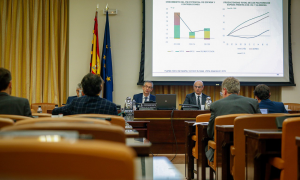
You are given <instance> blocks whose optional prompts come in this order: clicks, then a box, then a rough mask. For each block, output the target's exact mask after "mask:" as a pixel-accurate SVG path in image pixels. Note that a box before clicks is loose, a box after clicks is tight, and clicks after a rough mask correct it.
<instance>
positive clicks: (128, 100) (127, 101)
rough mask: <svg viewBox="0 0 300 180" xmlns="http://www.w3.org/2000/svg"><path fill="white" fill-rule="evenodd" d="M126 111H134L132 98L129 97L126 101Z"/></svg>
mask: <svg viewBox="0 0 300 180" xmlns="http://www.w3.org/2000/svg"><path fill="white" fill-rule="evenodd" d="M125 109H132V101H131V97H127V98H126V100H125Z"/></svg>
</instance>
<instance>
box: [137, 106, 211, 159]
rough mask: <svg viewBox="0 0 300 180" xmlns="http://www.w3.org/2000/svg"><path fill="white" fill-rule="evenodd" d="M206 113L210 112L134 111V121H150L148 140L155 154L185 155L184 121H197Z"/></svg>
mask: <svg viewBox="0 0 300 180" xmlns="http://www.w3.org/2000/svg"><path fill="white" fill-rule="evenodd" d="M205 113H210V111H207V110H205V111H182V110H174V111H173V113H172V110H153V111H152V110H149V111H134V121H149V123H148V139H149V141H150V142H151V143H152V147H151V152H152V153H153V154H175V153H177V154H184V153H185V139H186V137H185V127H184V121H195V120H196V116H198V115H199V114H205ZM173 130H174V133H175V137H176V141H175V137H174V133H173ZM176 142H177V146H178V147H177V148H176Z"/></svg>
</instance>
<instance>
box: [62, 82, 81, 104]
mask: <svg viewBox="0 0 300 180" xmlns="http://www.w3.org/2000/svg"><path fill="white" fill-rule="evenodd" d="M80 93H81V95H80ZM76 94H77V96H69V97H68V99H67V103H66V104H71V102H72V101H73V100H74V99H75V98H77V97H81V96H83V95H84V94H83V93H82V86H81V83H78V85H77V88H76Z"/></svg>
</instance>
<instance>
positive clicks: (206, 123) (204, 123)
mask: <svg viewBox="0 0 300 180" xmlns="http://www.w3.org/2000/svg"><path fill="white" fill-rule="evenodd" d="M198 124H203V125H208V122H196V123H194V124H193V126H196V125H198Z"/></svg>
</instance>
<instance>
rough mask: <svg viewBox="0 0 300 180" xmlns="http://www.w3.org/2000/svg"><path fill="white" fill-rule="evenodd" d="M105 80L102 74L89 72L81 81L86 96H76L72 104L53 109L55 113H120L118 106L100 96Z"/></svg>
mask: <svg viewBox="0 0 300 180" xmlns="http://www.w3.org/2000/svg"><path fill="white" fill-rule="evenodd" d="M102 83H103V80H102V79H101V77H100V76H98V75H95V74H92V73H89V74H87V75H85V76H84V77H83V79H82V81H81V85H82V89H83V93H84V94H85V96H82V97H78V98H75V99H74V100H73V101H72V102H71V104H67V105H65V106H63V107H60V108H55V109H53V111H52V114H53V115H58V114H63V115H73V114H110V115H118V111H117V106H116V105H115V104H114V103H112V102H110V101H108V100H106V99H104V98H101V97H99V93H100V91H101V90H102Z"/></svg>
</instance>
